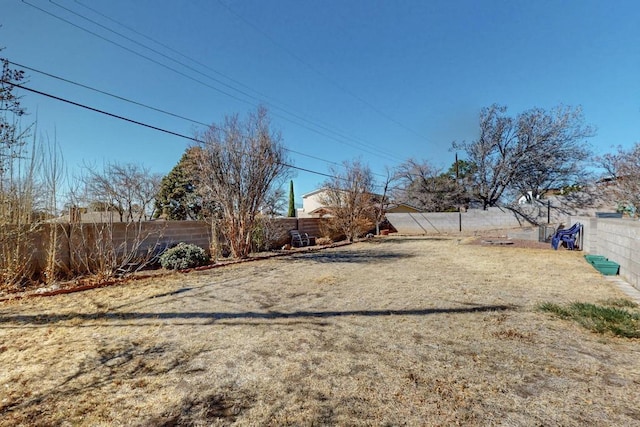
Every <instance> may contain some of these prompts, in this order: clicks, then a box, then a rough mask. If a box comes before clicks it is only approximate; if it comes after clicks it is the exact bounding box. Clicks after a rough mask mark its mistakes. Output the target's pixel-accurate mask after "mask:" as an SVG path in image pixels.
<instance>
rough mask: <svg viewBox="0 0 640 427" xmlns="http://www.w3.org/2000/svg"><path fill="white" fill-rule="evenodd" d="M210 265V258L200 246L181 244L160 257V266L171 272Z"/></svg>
mask: <svg viewBox="0 0 640 427" xmlns="http://www.w3.org/2000/svg"><path fill="white" fill-rule="evenodd" d="M208 263H209V256H208V255H207V253H206V252H205V251H204V249H202V248H201V247H199V246H196V245H191V244H187V243H179V244H178V246H175V247H173V248H171V249H167V250H166V251H165V252H164V253H163V254H162V255H161V256H160V265H162V267H163V268H166V269H169V270H184V269H185V268H193V267H198V266H201V265H207V264H208Z"/></svg>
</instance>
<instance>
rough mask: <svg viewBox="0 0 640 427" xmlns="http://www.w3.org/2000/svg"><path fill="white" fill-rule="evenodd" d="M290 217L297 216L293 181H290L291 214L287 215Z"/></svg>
mask: <svg viewBox="0 0 640 427" xmlns="http://www.w3.org/2000/svg"><path fill="white" fill-rule="evenodd" d="M287 216H288V217H291V218H293V217H295V216H296V204H295V197H294V196H293V180H291V181H289V212H288V213H287Z"/></svg>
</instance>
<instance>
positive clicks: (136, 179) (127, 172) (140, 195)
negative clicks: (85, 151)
mask: <svg viewBox="0 0 640 427" xmlns="http://www.w3.org/2000/svg"><path fill="white" fill-rule="evenodd" d="M82 181H83V183H84V186H85V192H86V197H87V198H88V200H89V201H90V203H93V206H94V207H97V208H100V207H101V208H102V209H104V210H106V211H115V212H116V213H117V214H118V216H119V218H120V222H124V221H126V222H135V221H142V220H145V219H148V218H150V217H151V216H152V212H150V208H151V207H152V203H153V201H154V200H155V197H156V194H157V193H158V189H159V187H160V181H161V177H160V175H158V174H152V173H151V172H150V171H149V169H148V168H146V167H144V166H142V165H138V164H134V163H125V164H120V163H109V164H107V165H106V166H105V167H104V169H103V170H98V169H96V168H95V167H87V168H86V176H85V177H83V179H82Z"/></svg>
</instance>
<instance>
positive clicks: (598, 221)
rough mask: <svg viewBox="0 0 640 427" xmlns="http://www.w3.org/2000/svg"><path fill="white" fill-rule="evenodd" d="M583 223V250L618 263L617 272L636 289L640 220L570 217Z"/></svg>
mask: <svg viewBox="0 0 640 427" xmlns="http://www.w3.org/2000/svg"><path fill="white" fill-rule="evenodd" d="M571 220H572V222H571V223H572V224H573V223H575V222H580V223H581V224H582V225H583V232H584V241H583V250H584V251H585V252H588V253H590V254H592V255H604V256H605V257H607V258H609V259H610V260H611V261H614V262H617V263H618V264H620V276H622V277H623V278H624V279H625V280H626V281H627V282H629V283H630V284H631V285H632V286H634V287H635V288H637V289H640V256H638V254H640V222H639V221H634V220H632V219H628V218H627V219H613V218H591V217H572V218H571Z"/></svg>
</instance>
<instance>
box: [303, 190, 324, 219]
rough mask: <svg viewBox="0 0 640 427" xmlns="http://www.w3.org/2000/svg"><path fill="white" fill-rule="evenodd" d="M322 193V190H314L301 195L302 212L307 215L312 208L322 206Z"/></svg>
mask: <svg viewBox="0 0 640 427" xmlns="http://www.w3.org/2000/svg"><path fill="white" fill-rule="evenodd" d="M323 195H324V191H316V192H313V193H309V194H306V195H304V196H302V212H303V214H304V215H308V214H309V212H313V211H314V210H316V209H319V208H321V207H323V206H324V204H323V203H322V202H321V201H320V199H321V198H322V196H323Z"/></svg>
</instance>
